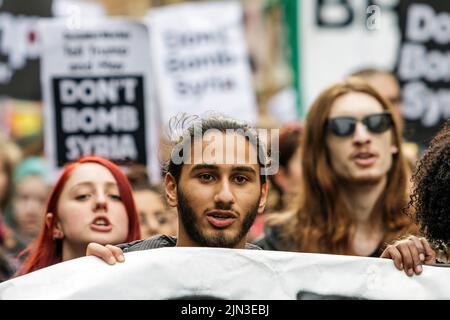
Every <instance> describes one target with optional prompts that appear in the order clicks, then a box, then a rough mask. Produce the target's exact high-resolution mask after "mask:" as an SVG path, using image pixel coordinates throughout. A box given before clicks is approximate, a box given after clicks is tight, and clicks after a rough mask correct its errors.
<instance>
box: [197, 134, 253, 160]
mask: <svg viewBox="0 0 450 320" xmlns="http://www.w3.org/2000/svg"><path fill="white" fill-rule="evenodd" d="M253 138H254V137H253ZM200 139H201V141H200ZM255 143H256V141H253V143H252V142H250V140H249V137H248V136H247V137H246V136H244V135H242V134H240V133H237V132H227V133H225V132H220V131H218V130H213V131H208V132H207V133H205V134H204V135H203V136H202V137H201V138H200V137H199V138H196V139H194V142H193V143H192V144H191V150H190V151H191V159H190V160H191V161H190V163H193V164H202V163H207V164H238V165H242V164H256V165H258V161H257V156H258V150H257V146H256V145H255Z"/></svg>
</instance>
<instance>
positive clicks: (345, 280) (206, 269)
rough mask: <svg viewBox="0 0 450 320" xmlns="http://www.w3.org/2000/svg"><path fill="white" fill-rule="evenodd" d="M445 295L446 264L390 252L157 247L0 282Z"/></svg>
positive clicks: (339, 295) (219, 293)
mask: <svg viewBox="0 0 450 320" xmlns="http://www.w3.org/2000/svg"><path fill="white" fill-rule="evenodd" d="M199 297H203V298H207V297H209V298H218V299H268V300H276V299H291V300H292V299H294V300H295V299H302V300H308V299H330V298H331V299H449V298H450V269H449V268H439V267H432V266H424V271H423V274H422V275H420V276H414V277H408V276H406V275H405V273H404V272H401V271H398V270H397V269H396V268H395V267H394V264H393V261H392V260H388V259H379V258H366V257H351V256H339V255H326V254H311V253H309V254H308V253H293V252H281V251H262V250H233V249H219V248H162V249H153V250H146V251H138V252H130V253H126V254H125V262H124V263H117V264H115V265H113V266H110V265H108V264H106V263H105V262H103V261H102V260H100V259H98V258H96V257H83V258H80V259H75V260H71V261H67V262H64V263H60V264H56V265H53V266H51V267H48V268H45V269H42V270H39V271H36V272H33V273H30V274H27V275H25V276H22V277H18V278H15V279H13V280H9V281H6V282H4V283H1V284H0V299H182V298H183V299H187V298H191V299H193V298H199Z"/></svg>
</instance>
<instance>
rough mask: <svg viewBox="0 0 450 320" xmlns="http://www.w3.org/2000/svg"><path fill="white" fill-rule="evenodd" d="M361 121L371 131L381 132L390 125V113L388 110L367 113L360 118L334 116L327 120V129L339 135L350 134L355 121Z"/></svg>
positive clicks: (353, 130) (353, 128) (345, 135)
mask: <svg viewBox="0 0 450 320" xmlns="http://www.w3.org/2000/svg"><path fill="white" fill-rule="evenodd" d="M359 121H361V122H362V123H363V124H364V125H365V126H366V127H367V129H369V131H370V132H372V133H382V132H385V131H387V130H388V129H390V128H391V127H392V115H391V114H390V113H389V112H382V113H374V114H369V115H367V116H365V117H364V118H362V119H361V120H359V119H357V118H355V117H336V118H330V119H328V121H327V127H328V129H329V130H330V131H331V132H332V133H333V134H335V135H336V136H339V137H347V136H350V135H352V134H353V133H354V132H355V129H356V123H357V122H359Z"/></svg>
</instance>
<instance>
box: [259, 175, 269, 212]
mask: <svg viewBox="0 0 450 320" xmlns="http://www.w3.org/2000/svg"><path fill="white" fill-rule="evenodd" d="M267 193H268V187H267V181H266V182H264V184H263V185H262V186H261V198H260V199H259V204H258V213H259V214H263V213H264V209H265V208H266V202H267Z"/></svg>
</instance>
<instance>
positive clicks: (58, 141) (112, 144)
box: [40, 18, 157, 170]
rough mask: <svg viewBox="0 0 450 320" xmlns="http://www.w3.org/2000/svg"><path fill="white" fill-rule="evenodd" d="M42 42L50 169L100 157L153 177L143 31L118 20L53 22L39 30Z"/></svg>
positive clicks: (146, 49)
mask: <svg viewBox="0 0 450 320" xmlns="http://www.w3.org/2000/svg"><path fill="white" fill-rule="evenodd" d="M40 34H41V37H42V40H43V57H42V77H41V82H42V87H43V92H44V113H45V150H46V153H47V157H48V159H49V162H50V164H51V166H52V167H53V168H55V169H56V168H60V167H61V166H62V165H64V164H65V163H67V162H69V161H72V160H75V159H77V158H79V157H80V156H83V155H92V154H95V155H99V156H103V157H105V158H108V159H111V160H131V161H134V162H138V163H141V164H146V165H148V167H151V165H152V164H153V169H155V164H157V161H155V160H156V158H152V157H155V156H154V153H152V152H150V150H151V149H152V148H151V146H152V145H153V143H154V142H155V141H153V140H152V139H155V138H154V135H152V132H150V129H151V127H152V126H153V125H152V121H154V119H155V116H154V115H153V108H152V106H151V104H150V89H151V88H150V62H149V58H148V55H149V52H150V49H149V40H148V32H147V28H146V26H145V25H144V24H141V23H138V22H133V21H125V20H120V19H117V20H116V19H106V18H104V19H102V18H98V19H92V20H91V19H85V20H83V21H78V22H77V23H76V24H74V20H73V19H54V20H44V21H42V22H41V24H40ZM156 170H157V169H156Z"/></svg>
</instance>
